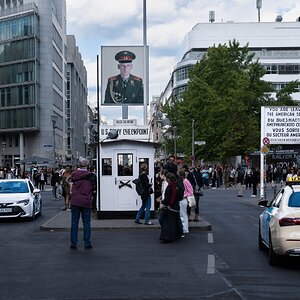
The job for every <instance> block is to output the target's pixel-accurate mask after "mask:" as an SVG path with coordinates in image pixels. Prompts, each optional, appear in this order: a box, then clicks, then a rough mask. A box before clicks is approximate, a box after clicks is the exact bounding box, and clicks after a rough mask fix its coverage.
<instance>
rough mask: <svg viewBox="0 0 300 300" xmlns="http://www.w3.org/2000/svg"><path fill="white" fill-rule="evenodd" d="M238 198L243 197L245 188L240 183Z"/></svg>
mask: <svg viewBox="0 0 300 300" xmlns="http://www.w3.org/2000/svg"><path fill="white" fill-rule="evenodd" d="M237 196H238V197H243V187H242V184H241V183H239V188H238V194H237Z"/></svg>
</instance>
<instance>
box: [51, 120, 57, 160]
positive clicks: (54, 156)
mask: <svg viewBox="0 0 300 300" xmlns="http://www.w3.org/2000/svg"><path fill="white" fill-rule="evenodd" d="M52 125H53V158H54V162H55V161H56V143H55V123H54V122H53V124H52Z"/></svg>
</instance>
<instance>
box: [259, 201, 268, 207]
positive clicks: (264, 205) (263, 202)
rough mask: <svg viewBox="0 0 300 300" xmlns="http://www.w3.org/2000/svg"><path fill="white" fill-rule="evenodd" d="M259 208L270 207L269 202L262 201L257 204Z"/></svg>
mask: <svg viewBox="0 0 300 300" xmlns="http://www.w3.org/2000/svg"><path fill="white" fill-rule="evenodd" d="M257 205H258V206H259V207H269V206H268V200H261V201H259V202H258V204H257Z"/></svg>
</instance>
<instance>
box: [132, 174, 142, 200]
mask: <svg viewBox="0 0 300 300" xmlns="http://www.w3.org/2000/svg"><path fill="white" fill-rule="evenodd" d="M132 182H133V183H134V184H135V190H136V192H137V194H138V195H139V196H141V195H142V194H143V193H144V188H143V186H142V182H141V179H140V177H139V178H137V179H134V180H133V181H132Z"/></svg>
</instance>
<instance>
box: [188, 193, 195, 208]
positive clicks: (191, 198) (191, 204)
mask: <svg viewBox="0 0 300 300" xmlns="http://www.w3.org/2000/svg"><path fill="white" fill-rule="evenodd" d="M187 201H188V204H189V207H195V206H196V200H195V197H194V196H193V195H192V196H187Z"/></svg>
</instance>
